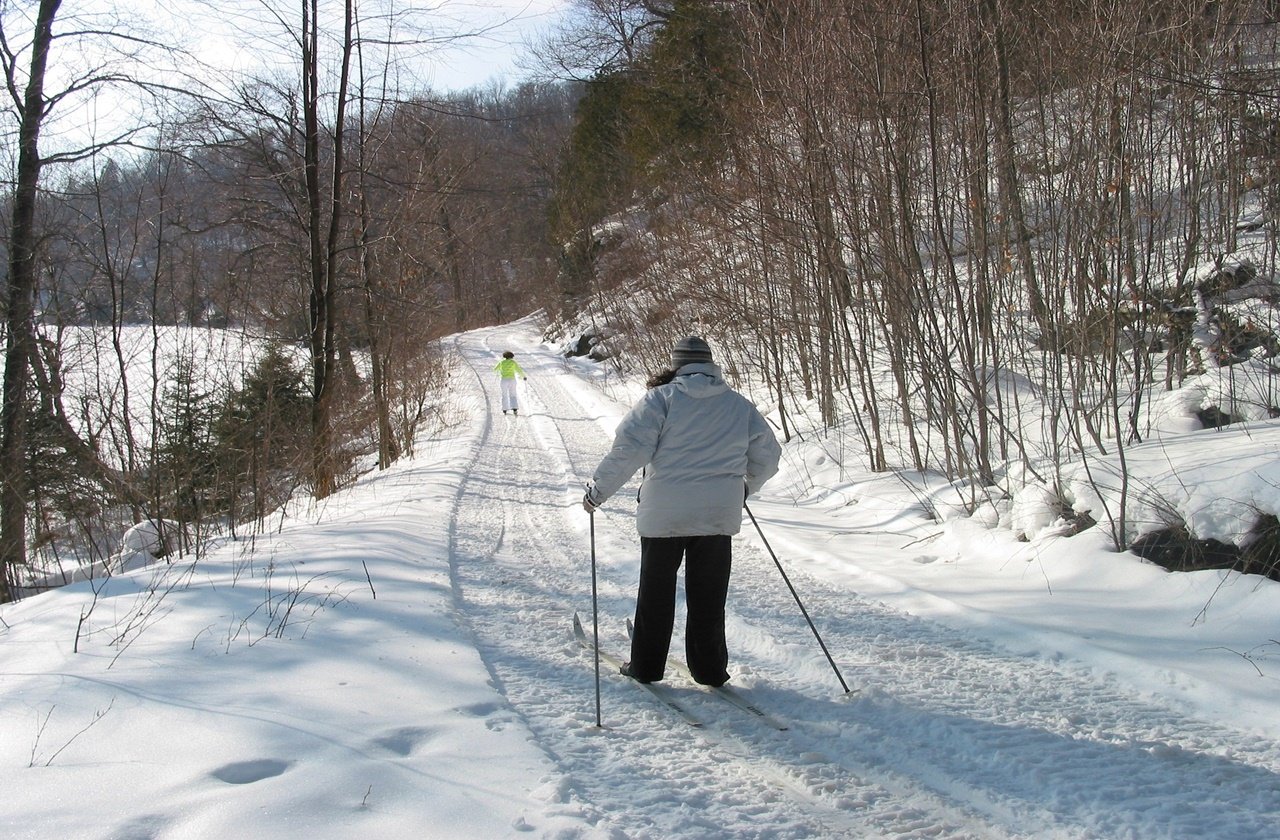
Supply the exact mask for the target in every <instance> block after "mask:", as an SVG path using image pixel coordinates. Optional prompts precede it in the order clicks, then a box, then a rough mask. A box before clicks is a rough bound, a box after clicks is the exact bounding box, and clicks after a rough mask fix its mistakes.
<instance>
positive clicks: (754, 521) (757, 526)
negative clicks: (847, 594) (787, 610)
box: [742, 502, 849, 694]
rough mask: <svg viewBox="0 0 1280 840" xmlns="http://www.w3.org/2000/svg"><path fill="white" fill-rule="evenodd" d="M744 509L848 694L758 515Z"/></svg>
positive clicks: (842, 677)
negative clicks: (766, 535) (761, 525)
mask: <svg viewBox="0 0 1280 840" xmlns="http://www.w3.org/2000/svg"><path fill="white" fill-rule="evenodd" d="M742 507H743V509H744V510H745V511H746V512H747V516H750V517H751V524H752V525H754V526H756V533H757V534H759V535H760V541H761V542H763V543H764V547H765V548H766V549H768V551H769V556H770V557H772V558H773V564H774V565H775V566H777V567H778V572H779V573H780V574H781V575H782V580H783V581H784V582H785V583H786V584H787V589H790V590H791V597H792V598H795V599H796V606H798V607H800V613H801V614H802V615H803V616H804V620H805V621H807V622H808V623H809V629H810V630H812V631H813V637H814V638H815V639H817V640H818V645H819V646H820V647H821V648H822V652H823V653H824V654H825V655H826V657H827V661H828V662H830V663H831V670H833V671H835V672H836V679H838V680H840V686H841V687H842V688H844V693H845V694H848V693H849V684H848V683H846V682H845V681H844V676H843V675H842V674H841V673H840V669H839V668H838V667H836V661H835V660H834V659H832V658H831V651H829V650H827V645H826V643H825V642H823V641H822V636H820V635H819V634H818V628H817V627H815V626H814V625H813V619H811V618H809V611H808V610H806V609H805V608H804V604H803V603H802V602H801V600H800V593H798V592H796V588H795V587H794V586H792V585H791V578H789V577H787V572H786V570H785V569H783V568H782V563H781V562H780V561H779V560H778V555H777V554H774V553H773V547H772V546H770V545H769V540H767V539H766V538H765V535H764V531H762V530H761V529H760V523H759V522H757V521H756V515H755V514H754V513H752V512H751V508H749V507H747V504H746V502H743V504H742Z"/></svg>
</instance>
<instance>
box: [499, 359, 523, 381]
mask: <svg viewBox="0 0 1280 840" xmlns="http://www.w3.org/2000/svg"><path fill="white" fill-rule="evenodd" d="M493 369H494V370H496V371H497V372H498V374H499V375H500V376H501V377H502V378H503V379H515V378H516V374H519V375H520V376H521V377H522V378H524V376H525V373H524V368H522V367H520V363H519V362H517V361H516V360H515V359H503V360H502V361H500V362H498V363H497V364H496V365H494V366H493Z"/></svg>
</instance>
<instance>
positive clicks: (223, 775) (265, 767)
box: [209, 758, 293, 785]
mask: <svg viewBox="0 0 1280 840" xmlns="http://www.w3.org/2000/svg"><path fill="white" fill-rule="evenodd" d="M292 764H293V762H291V761H281V760H279V759H275V758H259V759H254V760H253V761H236V762H232V763H231V764H224V765H223V766H221V767H219V768H218V769H217V770H214V771H213V772H212V773H210V774H209V775H211V776H213V777H214V778H215V779H217V780H218V781H220V782H226V783H227V784H229V785H250V784H253V783H254V782H260V781H262V780H263V779H270V778H272V777H273V776H279V775H280V774H281V773H283V772H284V771H286V770H288V769H289V767H290V766H291V765H292Z"/></svg>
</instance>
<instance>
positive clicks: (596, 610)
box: [587, 510, 604, 729]
mask: <svg viewBox="0 0 1280 840" xmlns="http://www.w3.org/2000/svg"><path fill="white" fill-rule="evenodd" d="M587 515H588V516H589V517H590V519H591V633H592V635H593V636H594V641H595V654H596V728H597V729H599V728H601V727H602V726H603V725H604V724H603V723H602V722H601V720H600V606H599V599H598V598H597V597H596V512H595V511H594V510H593V511H591V512H590V513H589V514H587Z"/></svg>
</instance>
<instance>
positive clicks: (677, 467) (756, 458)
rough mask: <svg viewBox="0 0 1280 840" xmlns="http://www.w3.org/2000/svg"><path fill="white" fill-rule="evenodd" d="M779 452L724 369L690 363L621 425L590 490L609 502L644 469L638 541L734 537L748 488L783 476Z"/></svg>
mask: <svg viewBox="0 0 1280 840" xmlns="http://www.w3.org/2000/svg"><path fill="white" fill-rule="evenodd" d="M781 454H782V448H781V447H780V446H778V441H777V438H775V437H774V435H773V430H771V429H770V428H769V424H768V423H767V422H765V419H764V417H762V416H761V415H760V412H759V411H757V410H756V407H755V406H754V405H752V404H751V402H750V401H749V400H747V399H746V398H745V397H743V396H742V395H740V394H738V393H737V392H735V391H734V390H732V389H731V388H730V387H729V386H728V385H726V384H725V382H724V378H723V377H722V375H721V373H720V368H719V367H717V366H716V365H714V364H711V363H709V362H702V363H696V364H689V365H685V366H684V367H682V368H680V370H679V371H678V372H677V373H676V377H675V379H674V380H673V381H672V382H671V383H669V384H667V385H661V386H659V387H657V388H653V389H651V390H650V391H649V392H648V393H647V394H645V396H644V397H643V398H642V399H641V400H640V402H638V403H636V405H635V407H634V408H632V409H631V411H630V412H629V413H628V414H627V416H626V417H624V418H623V419H622V422H621V423H620V424H618V430H617V432H616V434H615V435H614V440H613V448H612V449H611V450H610V451H609V454H608V455H606V456H605V457H604V460H603V461H601V462H600V466H598V467H597V468H596V472H595V475H594V476H593V478H592V483H591V485H590V486H589V487H588V492H589V493H590V494H591V497H592V499H593V500H595V501H596V502H603V501H604V500H605V499H607V498H609V497H610V496H612V495H613V494H614V493H616V492H617V491H618V489H619V488H620V487H622V485H623V484H625V483H626V482H627V479H629V478H631V476H632V475H634V474H635V472H636V471H637V470H639V469H640V468H641V467H646V470H645V476H644V482H643V484H642V485H641V488H640V508H639V512H638V514H637V517H636V530H638V531H639V532H640V536H642V537H696V536H705V535H710V534H736V533H738V531H739V530H740V529H741V528H742V504H743V500H744V495H743V490H744V486H745V488H746V489H747V490H748V491H749V492H751V493H755V492H756V491H758V490H759V489H760V488H761V487H762V486H763V485H764V483H765V482H766V481H768V480H769V479H770V478H771V477H772V476H773V474H774V473H776V472H777V471H778V458H779V457H780V456H781Z"/></svg>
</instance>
